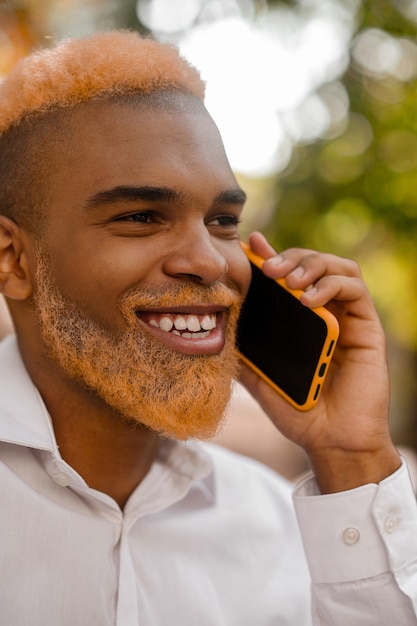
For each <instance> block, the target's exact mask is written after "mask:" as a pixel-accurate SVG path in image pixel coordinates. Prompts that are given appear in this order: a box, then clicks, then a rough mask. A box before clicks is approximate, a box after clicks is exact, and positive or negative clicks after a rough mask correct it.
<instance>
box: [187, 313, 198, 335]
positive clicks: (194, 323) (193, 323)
mask: <svg viewBox="0 0 417 626" xmlns="http://www.w3.org/2000/svg"><path fill="white" fill-rule="evenodd" d="M187 328H188V330H191V332H194V333H197V332H198V331H199V330H201V326H200V322H199V320H198V317H197V315H189V316H188V319H187Z"/></svg>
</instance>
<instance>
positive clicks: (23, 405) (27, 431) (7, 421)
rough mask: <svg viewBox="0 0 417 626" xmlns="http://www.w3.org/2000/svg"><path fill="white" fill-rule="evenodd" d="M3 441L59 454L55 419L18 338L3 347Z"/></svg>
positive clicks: (0, 372) (0, 347)
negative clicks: (24, 355) (22, 352)
mask: <svg viewBox="0 0 417 626" xmlns="http://www.w3.org/2000/svg"><path fill="white" fill-rule="evenodd" d="M0 407H1V418H0V440H1V441H5V442H8V443H14V444H18V445H22V446H28V447H30V448H37V449H40V450H49V451H51V452H56V451H57V444H56V440H55V435H54V432H53V428H52V422H51V418H50V416H49V414H48V411H47V410H46V407H45V405H44V403H43V401H42V398H41V396H40V394H39V391H38V390H37V388H36V387H35V385H34V384H33V382H32V380H31V378H30V376H29V374H28V372H27V370H26V368H25V366H24V364H23V360H22V357H21V355H20V352H19V348H18V344H17V338H16V335H14V334H12V335H10V336H8V337H6V338H5V339H3V341H2V342H1V343H0Z"/></svg>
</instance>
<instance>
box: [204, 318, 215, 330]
mask: <svg viewBox="0 0 417 626" xmlns="http://www.w3.org/2000/svg"><path fill="white" fill-rule="evenodd" d="M201 328H202V329H203V330H213V328H216V316H215V315H205V316H204V317H203V319H202V321H201Z"/></svg>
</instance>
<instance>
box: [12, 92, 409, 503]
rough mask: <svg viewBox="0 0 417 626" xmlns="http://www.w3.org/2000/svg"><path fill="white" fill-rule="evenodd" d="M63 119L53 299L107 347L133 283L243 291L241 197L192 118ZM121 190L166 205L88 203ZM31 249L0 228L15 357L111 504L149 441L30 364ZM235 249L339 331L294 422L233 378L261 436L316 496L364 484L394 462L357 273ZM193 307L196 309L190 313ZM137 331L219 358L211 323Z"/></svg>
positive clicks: (148, 459) (69, 449)
mask: <svg viewBox="0 0 417 626" xmlns="http://www.w3.org/2000/svg"><path fill="white" fill-rule="evenodd" d="M69 123H70V124H71V125H72V133H71V137H72V139H71V146H69V148H68V149H66V150H65V151H62V154H61V155H60V158H59V162H58V166H57V167H56V168H55V170H54V174H53V178H52V181H51V185H50V194H51V200H52V203H51V207H52V209H51V213H50V215H49V216H48V220H47V224H46V228H45V231H44V232H43V233H42V244H43V246H44V249H45V250H46V252H47V254H48V256H49V258H50V259H51V260H52V263H53V268H54V275H55V278H56V281H57V284H58V285H59V287H60V289H61V291H62V293H63V295H64V296H66V297H68V298H70V299H71V300H73V301H74V302H75V303H77V305H78V306H79V308H80V310H82V311H83V312H84V313H86V314H87V315H89V316H91V318H92V319H94V320H95V321H96V322H97V323H98V324H100V325H101V326H102V327H103V328H104V329H106V330H107V331H109V332H111V333H112V334H114V335H115V336H118V335H119V334H120V333H121V332H122V331H123V329H124V323H125V322H124V319H123V317H122V316H121V315H120V313H119V310H118V307H117V303H118V300H119V298H120V297H121V296H122V295H123V294H124V293H126V291H128V290H129V289H131V288H133V287H139V288H140V287H149V286H150V285H153V286H158V287H164V286H169V285H172V284H174V283H177V282H178V281H194V282H198V283H199V284H202V285H210V284H212V283H214V282H216V281H220V282H222V283H224V284H225V285H227V286H229V287H233V288H234V289H236V290H237V291H238V292H239V293H241V294H242V296H243V295H244V294H245V293H246V291H247V288H248V284H249V280H250V275H249V266H248V262H247V260H246V257H245V256H244V254H243V252H242V251H241V248H240V244H239V236H238V228H237V220H238V218H239V216H240V214H241V211H242V208H243V203H244V194H243V193H242V192H241V190H239V187H238V185H237V182H236V180H235V177H234V176H233V173H232V171H231V169H230V166H229V164H228V162H227V158H226V156H225V154H224V150H223V147H222V143H221V140H220V137H219V135H218V131H217V129H216V127H215V125H214V124H213V122H212V120H211V119H210V117H209V116H208V114H207V113H206V112H205V110H204V109H203V108H201V109H199V110H196V109H195V107H193V108H190V109H189V110H186V111H183V112H181V113H178V112H177V113H169V112H164V111H162V110H151V109H149V108H145V109H136V108H133V107H131V106H123V107H121V106H120V105H114V104H113V105H108V104H107V105H103V104H94V105H88V106H84V107H80V109H79V110H78V112H77V113H75V114H73V115H72V118H71V120H70V121H69ZM121 186H127V187H129V188H136V189H138V188H142V189H143V187H144V186H146V187H149V186H152V187H155V188H159V189H160V188H164V189H169V190H171V191H175V192H176V193H175V194H172V193H171V196H172V197H171V198H170V199H169V200H168V199H166V198H165V199H164V198H162V197H158V198H157V199H155V198H153V199H149V197H148V198H147V199H144V198H143V197H142V198H140V197H139V195H138V194H136V198H135V199H132V198H130V199H129V200H126V199H123V200H121V199H120V197H119V198H118V199H114V198H113V201H112V202H109V201H108V200H109V197H108V195H107V196H106V197H104V196H103V195H100V194H102V192H106V191H108V190H115V189H119V188H120V187H121ZM112 193H114V192H112ZM142 195H143V194H142ZM160 195H161V194H159V196H160ZM116 196H117V194H116ZM35 243H36V242H35V238H34V236H33V235H32V234H30V233H28V232H27V231H25V230H23V229H21V228H19V226H18V225H17V224H15V223H14V222H12V221H11V220H9V219H7V218H5V217H2V216H0V285H1V291H2V292H3V293H4V295H5V296H6V297H7V298H8V301H9V303H10V309H11V313H12V316H13V321H14V324H15V328H16V332H17V335H18V339H19V343H20V347H21V351H22V355H23V359H24V362H25V364H26V367H27V369H28V371H29V373H30V375H31V377H32V379H33V381H34V383H35V384H36V385H37V387H38V389H39V390H40V393H41V395H42V396H43V399H44V401H45V403H46V406H47V407H48V410H49V412H50V414H51V416H52V420H53V424H54V429H55V432H56V437H57V441H58V444H59V446H60V450H61V454H62V456H63V458H64V459H65V460H66V461H67V462H68V463H70V464H71V465H72V466H73V467H74V469H76V470H77V471H78V472H79V473H80V474H81V475H82V476H83V477H84V478H85V480H86V481H87V483H88V484H89V485H90V486H91V487H93V488H95V489H99V490H101V491H103V492H105V493H107V494H109V495H110V496H111V497H113V498H114V499H115V500H116V501H117V502H118V503H119V505H120V506H121V507H123V506H124V504H125V503H126V501H127V499H128V498H129V495H130V494H131V493H132V491H133V489H134V488H135V487H136V486H137V485H138V484H139V483H140V481H141V480H142V479H143V477H144V476H145V475H146V473H147V472H148V470H149V468H150V466H151V464H152V462H153V460H154V459H155V456H156V454H157V452H158V447H159V441H160V440H159V436H158V435H157V433H154V432H151V431H149V430H147V429H144V428H140V427H139V428H137V429H135V430H132V428H131V426H130V425H129V424H126V423H125V422H123V420H122V419H121V418H120V416H117V415H115V413H114V411H113V410H112V409H111V407H109V406H107V405H106V404H105V403H104V402H103V401H102V400H101V399H100V398H99V397H98V396H97V395H96V394H94V393H92V392H87V391H86V390H85V389H83V388H82V387H81V386H80V385H78V384H77V383H76V382H74V381H73V380H69V379H68V378H67V377H66V376H65V375H64V373H63V371H62V370H61V369H60V367H59V366H58V365H57V364H56V363H55V362H54V361H53V360H51V359H49V358H48V357H47V356H46V354H45V351H44V346H43V340H42V336H41V334H40V332H39V328H38V326H37V322H36V318H35V316H34V311H33V306H32V305H31V301H30V296H31V294H32V293H35V292H36V280H35V270H36V256H35ZM250 245H251V247H252V248H253V250H254V252H255V253H257V254H259V255H260V256H263V257H264V258H266V259H267V261H266V262H265V264H264V271H265V273H266V274H267V275H268V276H270V277H272V278H278V277H287V282H288V284H289V286H290V287H294V288H299V289H300V288H301V289H306V288H307V287H309V286H310V285H312V284H313V285H314V288H313V289H309V290H307V291H306V293H305V294H304V296H303V298H304V303H305V305H306V306H318V305H328V306H329V308H330V309H331V310H332V311H333V312H334V313H335V314H336V315H337V317H338V319H339V322H340V325H341V339H340V341H339V347H338V349H337V352H336V355H335V358H334V362H333V365H332V371H331V372H330V375H329V377H328V381H327V384H326V386H325V389H324V391H323V394H322V396H321V399H320V402H319V404H318V405H317V407H316V408H315V409H313V410H312V411H310V412H308V413H299V412H298V411H296V410H295V409H293V408H291V407H290V406H289V405H287V403H286V402H285V401H284V400H282V399H281V398H280V397H279V396H278V395H277V394H276V393H275V392H273V391H272V390H271V389H270V388H269V387H268V386H267V385H266V384H265V383H264V382H263V381H261V380H260V379H258V377H257V376H256V375H255V374H254V373H253V372H251V371H249V370H248V369H246V368H243V370H242V382H243V383H244V384H245V385H246V387H247V388H248V390H249V391H250V392H251V393H252V395H253V396H254V397H255V399H257V400H258V401H259V403H260V404H261V406H262V407H263V409H264V410H265V411H266V413H267V414H268V415H269V416H270V418H271V420H272V421H273V423H274V424H275V425H276V426H277V428H279V430H281V431H282V432H283V433H284V435H286V436H287V437H288V438H289V439H291V440H292V441H294V442H296V443H298V444H299V445H301V446H302V447H303V448H304V449H305V450H306V452H307V454H308V456H309V458H310V461H311V464H312V467H313V469H314V471H315V473H316V477H317V480H318V482H319V485H320V487H321V489H322V491H323V493H327V492H333V491H342V490H346V489H350V488H353V487H356V486H359V485H362V484H366V483H369V482H379V481H380V480H382V479H383V478H385V477H386V476H388V475H389V474H391V473H392V472H393V471H395V470H396V469H397V468H398V467H399V465H400V460H399V456H398V453H397V451H396V449H395V447H394V446H393V444H392V442H391V439H390V435H389V430H388V404H389V391H388V389H389V383H388V375H387V367H386V359H385V341H384V334H383V331H382V328H381V325H380V322H379V320H378V317H377V314H376V311H375V308H374V305H373V303H372V300H371V298H370V295H369V293H368V291H367V289H366V286H365V284H364V283H363V280H362V278H361V276H360V271H359V268H358V267H357V265H356V264H355V263H354V262H352V261H350V260H346V259H340V258H338V257H335V256H331V255H326V254H319V253H316V252H313V251H308V250H298V249H293V250H288V251H285V252H283V253H281V254H280V255H277V253H276V252H275V251H274V250H273V249H272V248H271V247H270V246H269V244H268V243H267V242H266V240H265V239H264V238H263V236H262V235H260V234H259V233H254V234H252V236H251V237H250ZM196 306H197V310H198V312H202V309H201V303H196ZM199 307H200V308H199ZM203 309H204V307H203ZM220 315H222V314H220ZM225 319H226V318H224V320H225ZM141 323H142V322H140V321H138V324H141ZM144 332H155V333H157V334H156V335H155V340H158V341H166V342H169V345H171V347H172V348H173V349H175V350H178V351H180V352H181V351H183V352H187V351H188V352H189V351H192V352H193V353H194V354H199V353H201V354H207V353H215V352H216V351H220V350H221V349H222V346H223V330H222V325H220V330H219V331H216V333H215V334H214V335H213V337H211V338H210V339H208V340H205V339H203V340H201V342H199V341H197V342H195V341H194V342H193V344H191V343H190V342H188V341H186V340H184V339H180V338H177V339H176V338H175V336H173V335H168V334H167V333H158V331H149V327H145V326H144ZM352 390H354V391H355V392H354V393H352Z"/></svg>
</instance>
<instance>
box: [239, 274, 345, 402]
mask: <svg viewBox="0 0 417 626" xmlns="http://www.w3.org/2000/svg"><path fill="white" fill-rule="evenodd" d="M251 267H252V282H251V285H250V288H249V292H248V295H247V297H246V300H245V302H244V304H243V307H242V312H241V316H240V320H239V325H238V334H237V346H238V349H239V351H240V353H241V354H242V355H243V356H245V357H246V358H247V359H248V360H249V361H251V362H252V363H253V364H254V365H255V366H256V367H257V368H258V369H259V370H261V372H263V373H264V374H265V375H266V376H267V377H268V378H269V379H270V380H271V381H272V382H273V383H274V384H275V385H276V386H277V387H279V388H280V389H282V391H283V392H284V393H285V394H287V396H289V397H290V398H292V399H293V400H294V401H295V402H296V403H297V404H299V405H304V403H305V402H306V401H307V398H308V396H309V393H310V388H311V385H312V383H313V380H314V377H315V375H316V376H317V373H318V376H319V378H320V377H321V376H324V373H325V368H326V363H322V364H321V365H320V367H319V362H320V359H321V357H322V355H323V348H324V347H325V353H327V355H329V354H330V352H331V351H332V348H333V347H334V346H333V344H334V342H331V343H330V344H329V345H328V346H326V339H327V334H328V330H327V325H326V323H325V321H324V320H323V319H322V318H321V317H320V316H319V315H317V314H316V313H314V311H313V310H311V309H309V308H308V307H306V306H304V305H303V304H301V302H300V301H299V300H298V298H296V297H295V296H294V295H292V294H291V293H290V292H288V291H287V290H286V289H285V288H284V287H282V286H281V285H280V284H278V283H277V282H276V281H275V280H272V279H271V278H268V277H267V276H265V275H264V274H263V273H262V271H261V270H260V269H259V268H258V267H256V266H255V265H254V264H253V263H252V262H251ZM318 368H319V369H318ZM319 390H320V384H317V385H316V392H315V395H316V396H317V395H318V393H319Z"/></svg>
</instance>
